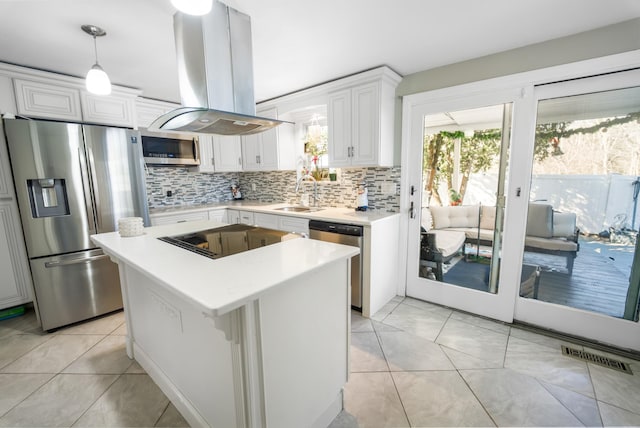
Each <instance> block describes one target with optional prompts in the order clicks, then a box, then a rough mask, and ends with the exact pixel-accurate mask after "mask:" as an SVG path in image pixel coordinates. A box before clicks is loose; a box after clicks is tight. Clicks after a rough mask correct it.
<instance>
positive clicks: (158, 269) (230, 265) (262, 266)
mask: <svg viewBox="0 0 640 428" xmlns="http://www.w3.org/2000/svg"><path fill="white" fill-rule="evenodd" d="M224 225H225V224H224V223H220V222H216V221H211V220H203V221H193V222H185V223H177V224H169V225H163V226H153V227H147V228H145V229H144V230H145V233H144V235H141V236H136V237H127V238H123V237H120V235H119V234H118V233H117V232H111V233H103V234H99V235H92V236H91V239H92V240H93V242H94V243H96V244H97V245H98V246H100V247H101V248H102V249H103V250H104V252H105V253H106V254H108V255H109V256H111V257H112V258H113V259H116V260H120V261H123V262H124V263H126V264H128V265H130V266H132V267H133V268H134V269H137V270H139V271H141V272H142V273H144V274H145V275H147V276H149V277H151V278H153V279H154V280H156V281H157V283H158V284H159V285H160V286H161V287H164V288H165V289H167V290H169V291H170V292H172V293H176V294H177V295H179V296H181V297H183V298H186V299H187V300H189V301H191V302H192V303H194V304H196V305H197V306H198V307H199V308H200V309H201V310H202V312H203V313H204V314H205V315H207V316H211V317H216V316H220V315H223V314H225V313H227V312H229V311H232V310H233V309H236V308H238V307H241V306H243V305H244V304H246V303H248V302H250V301H252V300H255V299H257V298H258V297H259V296H260V295H261V294H263V293H266V292H267V291H269V290H271V289H273V288H275V287H278V286H279V285H280V284H282V283H284V282H286V281H288V280H291V279H294V278H301V280H302V281H304V276H305V275H308V274H311V273H312V272H313V271H314V270H316V269H321V268H322V267H323V266H325V265H327V264H330V263H332V262H335V261H337V260H340V259H345V258H350V257H352V256H354V255H356V254H358V252H359V249H358V248H355V247H349V246H345V245H338V244H332V243H329V242H323V241H317V240H312V239H303V238H299V239H291V240H288V241H284V242H280V243H277V244H273V245H269V246H267V247H261V248H258V249H255V250H250V251H245V252H243V253H239V254H234V255H231V256H227V257H223V258H220V259H215V260H214V259H209V258H207V257H203V256H200V255H198V254H195V253H192V252H190V251H187V250H183V249H181V248H178V247H175V246H173V245H171V244H168V243H166V242H163V241H160V240H158V239H156V238H157V237H161V236H171V235H178V234H183V233H189V232H197V231H200V230H205V229H210V228H214V227H221V226H224Z"/></svg>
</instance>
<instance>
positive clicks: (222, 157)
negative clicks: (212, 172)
mask: <svg viewBox="0 0 640 428" xmlns="http://www.w3.org/2000/svg"><path fill="white" fill-rule="evenodd" d="M213 163H214V165H215V169H216V171H242V139H241V138H240V137H239V136H237V135H214V136H213Z"/></svg>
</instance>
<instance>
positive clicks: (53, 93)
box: [13, 79, 82, 122]
mask: <svg viewBox="0 0 640 428" xmlns="http://www.w3.org/2000/svg"><path fill="white" fill-rule="evenodd" d="M13 86H14V89H15V93H16V105H17V109H18V114H19V115H21V116H27V117H40V118H45V119H59V120H68V121H73V122H81V121H82V111H81V108H80V91H79V90H77V89H74V88H65V87H62V86H59V85H56V84H49V83H44V82H37V81H31V80H25V79H13Z"/></svg>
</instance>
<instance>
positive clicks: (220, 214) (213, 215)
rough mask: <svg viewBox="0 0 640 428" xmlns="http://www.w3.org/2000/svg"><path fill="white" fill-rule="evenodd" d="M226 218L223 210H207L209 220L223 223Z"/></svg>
mask: <svg viewBox="0 0 640 428" xmlns="http://www.w3.org/2000/svg"><path fill="white" fill-rule="evenodd" d="M226 216H227V213H226V210H225V209H224V208H223V209H219V210H209V220H215V221H219V222H224V221H225V220H226Z"/></svg>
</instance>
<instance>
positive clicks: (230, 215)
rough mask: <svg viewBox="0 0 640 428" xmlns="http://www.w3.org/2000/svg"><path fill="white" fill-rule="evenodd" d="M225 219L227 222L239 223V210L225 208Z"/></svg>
mask: <svg viewBox="0 0 640 428" xmlns="http://www.w3.org/2000/svg"><path fill="white" fill-rule="evenodd" d="M226 219H227V223H229V224H238V223H240V212H239V211H238V210H230V209H227V213H226Z"/></svg>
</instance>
